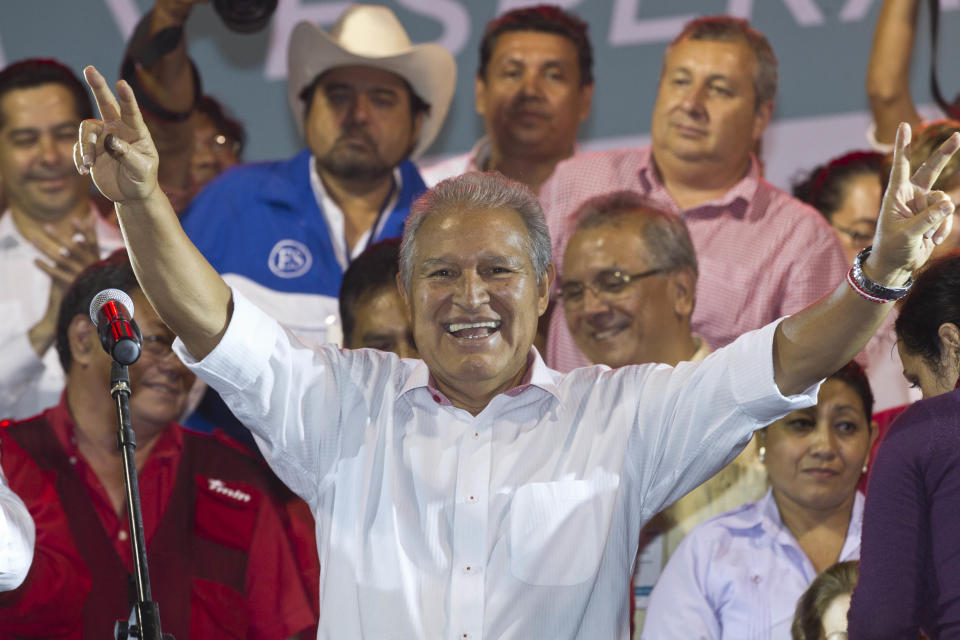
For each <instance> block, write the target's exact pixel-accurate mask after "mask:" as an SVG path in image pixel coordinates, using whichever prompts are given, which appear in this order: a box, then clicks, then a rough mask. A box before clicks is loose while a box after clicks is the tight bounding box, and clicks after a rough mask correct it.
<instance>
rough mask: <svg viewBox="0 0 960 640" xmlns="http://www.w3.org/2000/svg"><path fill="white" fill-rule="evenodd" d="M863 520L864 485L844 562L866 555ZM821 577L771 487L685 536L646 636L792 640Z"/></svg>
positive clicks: (660, 587)
mask: <svg viewBox="0 0 960 640" xmlns="http://www.w3.org/2000/svg"><path fill="white" fill-rule="evenodd" d="M862 523H863V495H861V494H860V493H859V492H858V493H857V494H856V496H855V497H854V501H853V510H852V511H851V513H850V525H849V526H848V527H847V537H846V540H845V541H844V544H843V549H842V550H841V551H840V557H839V559H838V560H837V561H838V562H845V561H847V560H856V559H858V558H859V557H860V530H861V524H862ZM815 577H817V572H816V570H815V569H814V568H813V564H812V563H811V562H810V559H809V558H807V555H806V554H805V553H804V552H803V550H802V549H801V548H800V544H799V543H798V542H797V539H796V538H794V537H793V534H792V533H790V530H789V529H787V527H786V525H784V524H783V520H782V519H781V518H780V510H779V509H778V508H777V503H776V501H775V500H774V499H773V492H772V491H768V492H767V495H766V496H764V497H763V498H762V499H760V500H758V501H757V502H751V503H749V504H746V505H744V506H742V507H740V508H738V509H734V510H732V511H730V512H728V513H725V514H723V515H720V516H717V517H716V518H713V519H712V520H708V521H707V522H704V523H703V524H701V525H700V526H699V527H696V528H695V529H694V530H693V531H691V532H690V535H688V536H687V537H686V538H684V540H683V542H681V543H680V546H679V547H677V550H676V551H675V552H674V553H673V555H672V556H671V557H670V562H668V563H667V567H666V569H664V570H663V573H662V574H661V575H660V580H659V581H658V582H657V585H656V586H655V587H654V588H653V594H652V595H651V596H650V606H649V607H648V608H647V619H646V622H645V623H644V627H643V635H642V636H641V637H642V638H643V639H644V640H661V639H664V638H676V639H677V640H681V639H682V640H690V639H692V638H697V639H701V640H710V639H713V638H724V639H727V640H790V637H791V636H790V625H791V624H793V615H794V612H795V611H796V609H797V600H799V599H800V596H801V595H803V592H804V591H806V589H807V587H808V586H809V585H810V583H811V582H812V581H813V579H814V578H815Z"/></svg>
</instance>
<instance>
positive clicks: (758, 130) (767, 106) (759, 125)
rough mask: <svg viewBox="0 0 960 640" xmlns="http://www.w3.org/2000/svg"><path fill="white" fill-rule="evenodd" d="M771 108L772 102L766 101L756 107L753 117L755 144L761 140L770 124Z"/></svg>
mask: <svg viewBox="0 0 960 640" xmlns="http://www.w3.org/2000/svg"><path fill="white" fill-rule="evenodd" d="M773 106H774V105H773V100H767V101H766V102H764V103H763V104H761V105H760V106H759V107H757V111H756V113H754V115H753V140H754V141H755V142H756V141H759V140H760V139H761V138H763V132H764V131H765V130H766V128H767V125H768V124H770V119H771V118H773Z"/></svg>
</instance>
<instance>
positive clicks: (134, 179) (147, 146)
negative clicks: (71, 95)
mask: <svg viewBox="0 0 960 640" xmlns="http://www.w3.org/2000/svg"><path fill="white" fill-rule="evenodd" d="M83 76H84V78H85V79H86V81H87V84H89V85H90V89H91V90H92V91H93V96H94V98H95V99H96V101H97V107H98V108H99V109H100V117H101V118H102V120H84V121H83V123H81V125H80V139H79V141H78V142H77V143H76V144H75V145H74V146H73V161H74V163H75V164H76V166H77V170H78V171H79V172H80V173H84V174H85V173H90V174H91V175H92V177H93V182H94V184H96V185H97V188H98V189H99V190H100V192H101V193H102V194H103V195H104V196H105V197H107V198H109V199H110V200H112V201H113V202H117V203H121V204H122V203H125V202H132V201H142V200H146V199H147V197H149V196H150V195H151V194H152V193H153V192H154V191H155V190H156V189H157V166H158V164H159V162H158V155H157V149H156V147H155V146H154V144H153V140H152V139H151V137H150V132H149V131H148V130H147V125H146V124H144V122H143V117H142V116H141V114H140V108H139V107H138V106H137V100H136V98H135V97H134V95H133V90H132V89H131V88H130V85H128V84H127V83H126V82H125V81H123V80H121V81H120V82H118V83H117V95H116V96H114V95H113V92H112V91H111V90H110V87H109V86H108V85H107V81H106V80H105V79H104V77H103V76H102V75H100V72H99V71H97V70H96V69H94V68H93V67H87V68H86V69H84V70H83Z"/></svg>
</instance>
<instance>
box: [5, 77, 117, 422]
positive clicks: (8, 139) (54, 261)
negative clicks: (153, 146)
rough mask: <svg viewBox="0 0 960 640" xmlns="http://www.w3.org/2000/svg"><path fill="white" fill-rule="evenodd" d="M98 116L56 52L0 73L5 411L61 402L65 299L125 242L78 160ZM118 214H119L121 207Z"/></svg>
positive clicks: (15, 413) (23, 413)
mask: <svg viewBox="0 0 960 640" xmlns="http://www.w3.org/2000/svg"><path fill="white" fill-rule="evenodd" d="M91 117H93V107H92V106H91V103H90V96H89V94H88V93H87V90H86V88H85V87H84V86H83V83H81V82H80V80H79V79H78V78H77V76H76V75H75V74H74V73H73V71H71V70H70V69H68V68H67V67H65V66H64V65H62V64H60V63H59V62H57V61H55V60H50V59H30V60H22V61H20V62H16V63H13V64H11V65H9V66H7V67H6V68H5V69H3V70H2V71H0V191H2V192H3V194H4V197H5V198H6V200H7V204H8V208H7V210H6V212H4V213H2V214H0V274H2V282H3V286H2V287H0V317H2V318H3V321H2V322H0V363H2V364H0V418H25V417H27V416H31V415H33V414H35V413H39V412H40V411H41V410H43V409H44V408H45V407H48V406H50V405H51V404H54V403H55V402H56V401H57V398H58V397H59V396H60V390H61V389H62V388H63V370H62V369H61V368H60V365H59V364H57V355H56V352H55V351H54V350H53V349H52V348H51V346H52V345H53V340H54V333H55V332H54V329H55V324H56V319H57V309H58V307H59V304H60V298H61V297H62V296H63V292H64V290H65V289H66V287H67V285H69V284H70V282H71V281H72V280H73V278H74V276H76V275H77V273H79V272H80V271H81V270H82V269H83V268H84V267H85V266H87V265H88V264H90V263H91V262H93V261H95V260H97V259H98V258H99V257H100V255H101V254H100V252H101V251H103V252H109V251H111V250H113V249H116V248H118V247H120V246H122V245H123V239H122V238H121V237H120V232H119V230H118V229H117V228H116V226H115V225H114V224H109V223H108V222H107V221H106V220H104V219H103V218H101V217H100V215H99V214H98V212H97V210H96V208H95V207H94V206H93V203H92V201H91V199H90V193H89V189H90V180H89V178H87V177H86V176H81V175H77V172H76V170H75V169H74V168H73V166H72V165H73V157H72V154H73V149H72V146H73V138H74V137H75V135H76V131H77V127H79V126H80V121H81V120H83V119H85V118H91ZM111 219H113V213H112V212H111Z"/></svg>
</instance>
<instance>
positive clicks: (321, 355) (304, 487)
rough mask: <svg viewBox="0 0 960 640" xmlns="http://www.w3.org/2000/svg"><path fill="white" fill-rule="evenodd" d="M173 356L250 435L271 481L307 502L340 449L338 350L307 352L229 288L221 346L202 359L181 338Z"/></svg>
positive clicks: (308, 350) (289, 335) (293, 337)
mask: <svg viewBox="0 0 960 640" xmlns="http://www.w3.org/2000/svg"><path fill="white" fill-rule="evenodd" d="M174 351H175V352H176V353H177V355H178V356H179V357H180V359H181V360H182V361H183V362H184V364H185V365H186V366H187V367H188V368H189V369H190V370H191V371H193V372H194V373H195V374H197V376H198V377H200V378H201V379H202V380H204V381H205V382H206V383H207V384H209V385H210V386H211V387H213V388H214V389H215V390H216V391H217V392H218V393H219V394H220V396H221V397H222V398H223V400H224V402H225V403H226V404H227V406H228V407H229V408H230V410H231V411H232V412H233V413H234V415H235V416H236V417H237V419H239V420H240V421H241V422H242V423H243V424H244V425H245V426H246V427H247V428H248V429H250V430H251V431H252V432H253V434H254V436H255V437H256V440H257V444H258V446H259V447H260V450H261V451H262V452H263V454H264V457H265V458H266V459H267V460H268V461H269V462H270V464H271V467H272V468H273V470H274V471H275V472H276V473H277V475H278V476H280V478H281V479H282V480H283V481H284V482H285V483H286V484H287V486H288V487H290V488H291V489H292V490H293V491H295V492H296V493H297V494H298V495H300V496H301V497H302V498H304V499H305V500H306V501H307V502H308V503H312V502H313V498H315V492H316V489H317V486H318V485H319V484H320V482H321V479H322V478H323V477H324V476H325V475H326V473H327V472H328V471H329V470H330V469H331V468H332V467H333V465H334V463H335V461H336V458H337V456H338V454H339V450H340V442H339V440H340V424H341V415H340V414H341V411H340V407H341V403H342V398H341V397H340V390H339V383H338V372H339V365H340V362H339V361H340V359H341V358H340V352H339V350H338V349H337V348H336V347H332V346H321V347H316V348H310V347H308V346H307V345H305V344H303V343H302V342H301V341H300V340H299V339H298V338H297V337H296V336H294V335H293V334H292V333H290V332H289V331H287V330H286V329H284V328H283V327H282V326H281V325H280V323H278V322H277V321H276V320H274V319H273V318H271V317H270V316H269V315H267V314H266V313H264V312H263V311H262V310H261V309H259V308H258V307H257V306H256V305H254V304H253V303H252V302H250V301H249V300H248V299H247V298H245V297H244V296H243V294H241V293H239V292H238V291H237V290H236V289H234V290H233V315H232V316H231V318H230V323H229V325H228V326H227V330H226V332H225V333H224V335H223V337H222V338H221V340H220V342H219V344H217V346H216V347H215V348H214V349H213V350H212V351H211V352H210V353H209V354H207V356H206V357H205V358H204V359H203V360H200V361H197V360H196V359H195V358H193V357H192V356H191V355H190V353H189V352H188V351H187V349H186V347H185V345H184V344H183V343H182V342H181V341H180V340H179V339H178V340H177V341H176V342H175V343H174Z"/></svg>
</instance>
